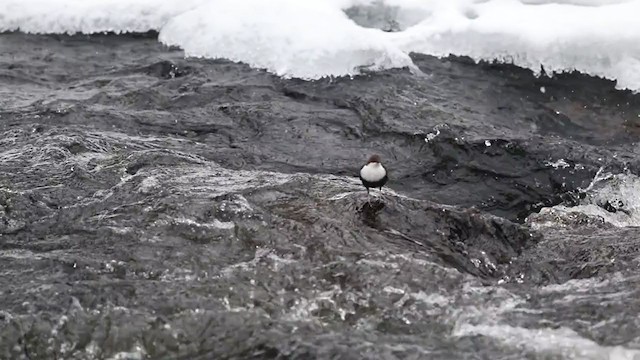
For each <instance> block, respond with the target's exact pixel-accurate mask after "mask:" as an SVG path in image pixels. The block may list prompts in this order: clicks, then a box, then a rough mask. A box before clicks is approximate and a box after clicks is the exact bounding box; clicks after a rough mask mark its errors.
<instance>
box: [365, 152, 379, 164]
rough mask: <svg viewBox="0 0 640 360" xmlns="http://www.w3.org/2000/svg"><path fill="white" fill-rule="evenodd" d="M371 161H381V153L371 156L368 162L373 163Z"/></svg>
mask: <svg viewBox="0 0 640 360" xmlns="http://www.w3.org/2000/svg"><path fill="white" fill-rule="evenodd" d="M371 163H380V155H377V154H373V155H371V156H370V157H369V161H367V164H371Z"/></svg>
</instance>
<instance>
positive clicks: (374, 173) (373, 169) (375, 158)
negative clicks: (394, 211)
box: [360, 155, 389, 201]
mask: <svg viewBox="0 0 640 360" xmlns="http://www.w3.org/2000/svg"><path fill="white" fill-rule="evenodd" d="M360 180H361V181H362V185H364V187H366V188H367V201H370V200H371V198H370V194H369V188H380V191H382V187H383V186H384V184H386V183H387V180H389V177H388V176H387V170H386V169H385V168H384V166H382V163H381V162H380V156H379V155H371V157H369V161H367V163H366V164H365V165H364V166H363V167H362V168H361V169H360Z"/></svg>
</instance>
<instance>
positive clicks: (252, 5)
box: [0, 0, 640, 91]
mask: <svg viewBox="0 0 640 360" xmlns="http://www.w3.org/2000/svg"><path fill="white" fill-rule="evenodd" d="M354 6H359V8H360V9H363V7H366V6H368V8H367V9H369V13H372V14H373V15H371V16H373V17H379V18H384V19H387V20H389V21H393V22H394V23H397V24H398V26H397V28H399V29H402V31H398V32H384V31H382V30H379V29H369V28H364V27H362V26H360V25H357V24H356V23H355V22H354V21H352V20H351V19H349V18H348V17H347V16H346V14H345V12H344V10H345V9H348V8H353V7H354ZM638 14H640V0H627V1H624V0H556V1H551V0H483V1H479V0H422V1H420V0H305V1H300V0H138V1H133V2H132V1H129V0H95V1H84V0H3V1H1V2H0V31H6V30H16V29H19V30H21V31H25V32H33V33H65V32H67V33H69V32H70V33H73V32H83V33H92V32H103V31H115V32H126V31H138V32H139V31H146V30H151V29H154V30H158V31H159V32H160V37H159V38H160V40H161V41H162V42H164V43H166V44H171V45H177V46H179V47H181V48H183V49H184V50H185V53H186V54H187V55H190V56H202V57H207V58H226V59H231V60H234V61H241V62H244V63H248V64H250V65H251V66H253V67H256V68H262V69H267V70H268V71H271V72H273V73H276V74H278V75H282V76H285V77H299V78H304V79H317V78H320V77H323V76H328V75H352V74H358V73H361V70H362V68H367V69H369V70H377V69H386V68H393V67H404V66H411V60H410V59H409V57H408V54H409V53H410V52H419V53H424V54H430V55H435V56H447V55H449V54H455V55H466V56H470V57H471V58H473V59H475V60H494V59H497V60H500V61H506V62H512V63H514V64H516V65H518V66H522V67H525V68H529V69H532V70H533V71H534V72H539V71H540V69H541V66H544V68H545V70H546V71H547V73H549V72H551V71H571V70H574V69H575V70H579V71H582V72H584V73H587V74H591V75H595V76H602V77H606V78H609V79H616V80H617V87H618V88H629V89H632V90H635V91H638V90H640V21H637V18H638Z"/></svg>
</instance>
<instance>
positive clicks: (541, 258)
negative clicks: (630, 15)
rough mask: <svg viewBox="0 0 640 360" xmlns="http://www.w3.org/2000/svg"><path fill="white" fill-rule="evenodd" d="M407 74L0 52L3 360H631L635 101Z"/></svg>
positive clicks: (518, 78)
mask: <svg viewBox="0 0 640 360" xmlns="http://www.w3.org/2000/svg"><path fill="white" fill-rule="evenodd" d="M413 59H414V62H415V64H416V65H417V66H418V67H419V68H420V69H421V70H422V72H423V74H412V73H410V72H409V71H408V70H394V71H386V72H382V73H375V74H370V75H365V76H358V77H355V78H353V79H349V78H340V79H326V80H321V81H315V82H305V81H301V80H285V79H280V78H277V77H274V76H272V75H270V74H267V73H265V72H261V71H257V70H254V69H250V68H249V67H248V66H245V65H242V64H234V63H230V62H228V61H211V60H198V59H184V57H183V54H182V52H181V51H179V50H177V49H168V48H166V47H163V46H162V45H160V44H159V43H158V42H157V41H156V39H155V35H154V34H145V35H136V36H122V35H121V36H115V35H96V36H73V37H70V36H29V35H23V34H18V33H11V34H2V35H0V132H1V135H0V274H1V275H0V358H2V359H56V358H57V359H145V358H149V359H521V358H531V359H565V358H567V359H572V358H575V359H640V316H639V314H640V291H639V289H640V288H639V286H640V274H639V273H638V271H639V269H640V229H638V228H636V227H635V225H636V224H640V215H638V213H636V212H635V208H634V207H633V206H634V204H638V206H640V200H638V198H640V193H638V192H637V191H638V189H640V187H635V186H636V183H635V182H634V181H635V180H634V179H636V178H635V176H634V175H633V174H634V173H637V169H638V165H639V161H638V156H637V153H638V145H637V139H638V136H639V135H640V127H639V126H640V118H639V117H638V116H639V114H640V96H638V95H633V94H631V93H629V92H622V91H616V90H614V87H613V83H611V82H608V81H605V80H600V79H593V78H589V77H586V76H583V75H580V74H568V75H562V76H558V77H554V78H547V77H543V78H535V77H533V75H532V74H531V73H530V72H529V71H525V70H522V69H519V68H516V67H512V66H507V65H491V64H474V63H471V62H469V61H468V60H466V59H461V58H449V59H436V58H433V57H428V56H423V55H417V54H416V55H414V56H413ZM374 152H376V153H379V154H380V155H381V156H382V158H383V161H384V163H385V166H386V167H387V168H388V169H389V170H390V177H391V180H390V182H389V188H388V189H385V191H384V192H383V194H382V195H379V194H378V193H377V192H376V200H375V201H373V202H372V203H371V204H367V203H366V198H367V197H366V192H365V191H364V188H362V187H361V185H360V184H359V180H358V179H357V177H356V176H357V171H358V169H359V167H360V166H361V165H362V162H363V161H364V160H365V159H366V158H367V157H368V155H370V154H371V153H374ZM603 172H607V173H610V174H614V175H615V174H621V175H620V176H621V177H618V178H615V179H618V180H619V179H622V180H620V181H619V182H618V183H613V182H612V181H613V180H610V179H612V178H611V177H608V178H605V177H603V179H604V180H603V181H602V182H594V177H595V178H596V179H600V178H599V177H597V176H596V174H602V173H603ZM616 176H618V175H616ZM615 179H614V180H615ZM618 180H616V181H618ZM594 184H596V185H597V186H595V187H594ZM602 184H604V185H602ZM616 184H618V185H616ZM637 184H640V182H637ZM638 186H640V185H638ZM610 188H614V190H616V191H618V193H619V194H621V195H620V196H618V198H616V200H615V201H613V200H611V201H609V200H608V198H607V197H606V196H605V195H606V194H609V192H607V191H610ZM583 189H587V190H583ZM606 189H609V190H606ZM620 189H622V190H620ZM602 194H605V195H602ZM603 196H604V197H603ZM603 199H604V200H603ZM605 200H606V201H605ZM585 201H591V203H589V204H591V205H592V207H595V208H596V209H600V210H601V211H602V212H603V214H605V215H602V216H596V215H594V214H588V213H584V211H582V212H581V211H574V212H571V211H568V212H567V211H565V212H563V211H561V210H562V209H566V208H570V207H572V206H578V207H576V208H575V209H582V207H580V206H585ZM634 201H635V202H634ZM555 205H562V206H563V207H555V208H553V209H555V210H554V211H542V212H540V214H538V212H539V211H540V210H541V209H543V208H546V209H547V210H548V208H549V207H552V206H555ZM558 209H560V210H558ZM532 214H533V215H532ZM608 214H613V215H611V216H614V215H615V216H616V218H615V219H618V220H616V221H619V223H615V224H612V222H611V221H607V219H608V218H607V216H609V215H608ZM636 216H638V218H636ZM636 219H637V220H636ZM635 221H638V222H635Z"/></svg>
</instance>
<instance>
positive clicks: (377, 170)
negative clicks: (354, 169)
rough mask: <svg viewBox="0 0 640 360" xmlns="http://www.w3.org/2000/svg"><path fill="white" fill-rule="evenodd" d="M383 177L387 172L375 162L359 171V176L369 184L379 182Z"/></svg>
mask: <svg viewBox="0 0 640 360" xmlns="http://www.w3.org/2000/svg"><path fill="white" fill-rule="evenodd" d="M385 175H387V170H385V169H384V166H382V164H380V163H377V162H372V163H368V164H367V165H365V166H363V167H362V169H360V176H362V178H363V179H364V180H366V181H369V182H376V181H380V180H382V178H383V177H385Z"/></svg>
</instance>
